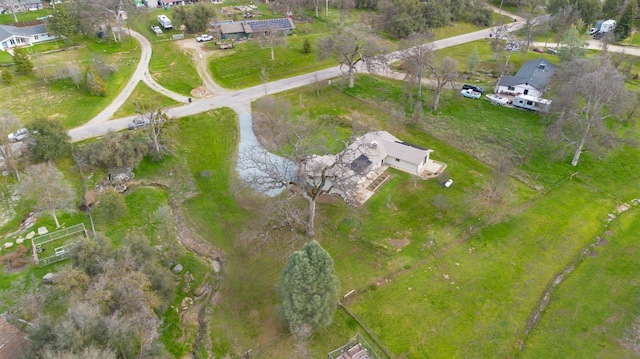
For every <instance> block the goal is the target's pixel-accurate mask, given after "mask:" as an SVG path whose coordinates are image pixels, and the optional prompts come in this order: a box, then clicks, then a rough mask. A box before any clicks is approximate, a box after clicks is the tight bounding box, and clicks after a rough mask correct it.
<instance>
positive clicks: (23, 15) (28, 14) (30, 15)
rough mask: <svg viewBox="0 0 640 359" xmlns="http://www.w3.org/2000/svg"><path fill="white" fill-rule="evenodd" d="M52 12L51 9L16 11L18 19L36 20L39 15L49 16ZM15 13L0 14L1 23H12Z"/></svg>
mask: <svg viewBox="0 0 640 359" xmlns="http://www.w3.org/2000/svg"><path fill="white" fill-rule="evenodd" d="M49 13H50V11H49V9H40V10H36V11H24V12H18V13H16V16H17V17H18V21H31V20H36V19H37V18H39V17H43V16H47V15H48V14H49ZM14 21H15V20H14V18H13V14H2V15H0V24H3V25H11V24H13V22H14Z"/></svg>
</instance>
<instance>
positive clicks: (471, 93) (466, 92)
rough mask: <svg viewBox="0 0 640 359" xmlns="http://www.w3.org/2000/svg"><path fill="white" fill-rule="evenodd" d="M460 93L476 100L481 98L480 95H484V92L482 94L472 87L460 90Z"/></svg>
mask: <svg viewBox="0 0 640 359" xmlns="http://www.w3.org/2000/svg"><path fill="white" fill-rule="evenodd" d="M460 94H461V95H462V96H464V97H467V98H472V99H475V100H477V99H479V98H480V96H482V94H481V93H480V92H478V91H473V90H471V89H467V90H462V91H460Z"/></svg>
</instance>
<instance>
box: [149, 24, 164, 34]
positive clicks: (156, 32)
mask: <svg viewBox="0 0 640 359" xmlns="http://www.w3.org/2000/svg"><path fill="white" fill-rule="evenodd" d="M151 31H153V32H154V33H155V34H156V35H162V29H161V28H160V26H151Z"/></svg>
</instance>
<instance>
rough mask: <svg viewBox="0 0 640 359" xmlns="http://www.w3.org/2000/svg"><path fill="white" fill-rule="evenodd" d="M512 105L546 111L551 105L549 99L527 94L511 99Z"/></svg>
mask: <svg viewBox="0 0 640 359" xmlns="http://www.w3.org/2000/svg"><path fill="white" fill-rule="evenodd" d="M511 104H512V105H513V107H518V108H523V109H525V110H531V111H537V112H547V111H549V106H551V100H547V99H544V98H540V97H535V96H529V95H518V96H516V97H515V98H514V99H513V101H511Z"/></svg>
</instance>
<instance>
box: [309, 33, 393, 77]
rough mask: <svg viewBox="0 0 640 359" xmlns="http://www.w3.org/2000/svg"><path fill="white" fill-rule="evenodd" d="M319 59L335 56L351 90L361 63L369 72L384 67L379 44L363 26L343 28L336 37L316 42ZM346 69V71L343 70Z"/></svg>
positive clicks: (384, 62) (384, 63)
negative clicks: (347, 78) (346, 75)
mask: <svg viewBox="0 0 640 359" xmlns="http://www.w3.org/2000/svg"><path fill="white" fill-rule="evenodd" d="M318 47H319V54H320V57H321V58H327V57H331V56H335V57H337V58H338V61H339V62H340V69H341V70H342V71H343V73H347V74H348V75H349V88H353V86H354V81H355V74H356V72H357V66H358V64H359V63H361V62H363V63H364V65H365V66H366V69H367V70H368V71H370V72H376V71H378V70H379V69H380V68H381V66H386V61H384V60H385V57H384V56H383V55H381V54H382V52H383V51H382V48H381V46H380V44H379V43H378V42H377V41H376V40H375V39H374V38H373V37H372V36H371V35H370V32H369V29H368V28H367V27H366V26H364V25H358V26H355V27H353V28H345V29H342V30H341V31H339V32H338V33H337V34H336V35H332V36H328V37H325V38H322V39H320V40H319V42H318ZM345 69H346V70H345Z"/></svg>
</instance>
